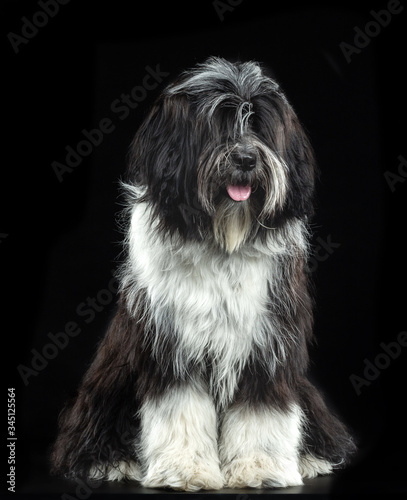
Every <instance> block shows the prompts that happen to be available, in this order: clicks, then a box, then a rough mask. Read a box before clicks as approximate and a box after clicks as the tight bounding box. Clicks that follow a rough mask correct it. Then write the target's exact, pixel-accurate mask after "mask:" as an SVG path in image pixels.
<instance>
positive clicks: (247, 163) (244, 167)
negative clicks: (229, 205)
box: [226, 148, 257, 201]
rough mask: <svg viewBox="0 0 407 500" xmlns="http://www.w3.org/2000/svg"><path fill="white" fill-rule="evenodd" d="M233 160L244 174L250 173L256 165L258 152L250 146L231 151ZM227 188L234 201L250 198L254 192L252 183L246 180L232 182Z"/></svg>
mask: <svg viewBox="0 0 407 500" xmlns="http://www.w3.org/2000/svg"><path fill="white" fill-rule="evenodd" d="M231 160H232V164H233V165H234V167H235V168H236V169H237V170H239V172H240V174H242V173H249V172H251V171H252V170H253V169H254V168H255V167H256V160H257V157H256V153H254V152H252V151H250V150H249V149H248V148H241V149H238V150H236V151H233V153H231ZM242 177H245V175H242ZM226 190H227V192H228V195H229V196H230V198H232V200H233V201H245V200H247V199H249V198H250V195H251V193H252V188H251V185H250V184H248V183H245V182H244V181H242V182H239V183H236V184H235V183H233V182H232V183H230V184H228V185H227V186H226Z"/></svg>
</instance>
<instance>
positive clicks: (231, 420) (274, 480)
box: [219, 404, 302, 488]
mask: <svg viewBox="0 0 407 500" xmlns="http://www.w3.org/2000/svg"><path fill="white" fill-rule="evenodd" d="M301 427H302V412H301V410H300V408H299V407H298V406H297V405H295V404H293V405H292V406H291V408H289V409H288V410H286V411H282V410H279V409H276V408H270V407H269V406H267V405H257V406H255V407H251V406H245V405H241V404H235V405H233V406H232V407H231V408H229V409H228V410H227V411H226V413H225V416H224V419H223V422H222V426H221V436H220V447H219V450H220V458H221V461H222V470H223V473H224V476H225V481H226V485H227V486H228V487H229V488H245V487H247V486H249V487H252V488H264V487H285V486H295V485H300V484H302V479H301V475H300V472H299V465H298V462H299V447H300V443H301Z"/></svg>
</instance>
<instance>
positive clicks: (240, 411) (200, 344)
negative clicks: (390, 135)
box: [52, 58, 355, 490]
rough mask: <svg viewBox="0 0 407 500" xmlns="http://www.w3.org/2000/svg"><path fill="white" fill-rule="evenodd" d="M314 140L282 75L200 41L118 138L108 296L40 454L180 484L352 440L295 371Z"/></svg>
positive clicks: (233, 477)
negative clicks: (117, 230) (120, 227)
mask: <svg viewBox="0 0 407 500" xmlns="http://www.w3.org/2000/svg"><path fill="white" fill-rule="evenodd" d="M314 171H315V166H314V157H313V152H312V148H311V146H310V144H309V141H308V139H307V136H306V134H305V133H304V130H303V129H302V127H301V125H300V123H299V120H298V118H297V116H296V115H295V113H294V111H293V108H292V107H291V106H290V104H289V103H288V101H287V99H286V97H285V96H284V94H283V92H282V91H281V89H280V87H279V86H278V84H277V83H276V82H275V81H274V80H273V79H271V78H270V77H268V76H267V75H266V74H265V72H264V71H263V70H262V68H261V66H260V65H259V64H257V63H254V62H245V63H230V62H228V61H226V60H224V59H220V58H210V59H208V60H207V61H206V62H205V63H203V64H200V65H198V66H197V67H196V68H194V69H193V70H191V71H188V72H185V73H183V74H182V75H181V76H180V77H179V78H178V79H177V80H176V81H175V82H173V83H172V84H171V85H169V86H168V87H167V88H166V89H165V90H164V91H163V93H162V95H161V96H160V97H159V98H158V100H157V101H156V103H155V104H154V106H153V108H152V110H151V112H150V114H149V115H148V116H147V118H146V120H145V121H144V123H143V124H142V125H141V127H140V129H139V131H138V132H137V134H136V137H135V139H134V143H133V145H132V154H131V161H130V165H129V170H128V175H127V180H126V183H125V185H124V187H125V190H126V193H127V215H128V217H127V226H126V240H125V242H126V260H125V262H124V264H123V265H122V267H121V269H120V273H119V274H120V275H119V279H120V299H119V304H118V310H117V313H116V315H115V317H114V319H113V321H112V323H111V325H110V328H109V330H108V332H107V335H106V336H105V338H104V339H103V341H102V342H101V344H100V346H99V348H98V351H97V354H96V357H95V359H94V361H93V363H92V365H91V367H90V368H89V370H88V372H87V373H86V375H85V377H84V379H83V381H82V384H81V386H80V389H79V392H78V396H77V398H76V399H75V400H74V401H72V402H71V403H70V404H69V405H68V406H67V408H66V409H65V410H64V412H63V413H62V415H61V418H60V434H59V437H58V439H57V441H56V444H55V447H54V451H53V456H52V460H53V471H54V472H56V473H65V474H67V475H70V476H85V477H90V478H95V479H100V478H103V479H107V480H121V479H129V480H137V481H140V482H141V483H142V485H144V486H146V487H170V488H174V489H182V490H197V489H201V488H204V489H219V488H222V487H228V488H242V487H247V486H250V487H259V488H260V487H261V488H264V487H284V486H291V485H299V484H302V478H304V477H314V476H316V475H317V474H328V473H330V472H331V471H332V469H333V468H335V467H339V466H343V465H344V464H345V463H346V462H347V461H348V459H349V456H350V455H351V454H352V452H353V451H354V448H355V445H354V443H353V440H352V438H351V437H350V436H349V434H348V432H347V431H346V429H345V427H344V425H343V424H342V423H341V422H340V421H339V420H338V419H337V418H336V417H334V416H333V415H332V414H331V412H330V411H329V410H328V409H327V407H326V405H325V403H324V402H323V399H322V398H321V396H320V394H319V392H318V391H317V389H316V388H315V387H314V386H313V385H312V384H311V383H310V382H309V380H308V379H307V365H308V354H307V343H308V342H309V341H310V340H311V338H312V323H313V314H312V301H311V299H310V295H309V290H308V283H307V282H308V276H307V258H308V255H309V243H308V240H309V230H308V223H309V220H310V217H311V216H312V213H313V191H314Z"/></svg>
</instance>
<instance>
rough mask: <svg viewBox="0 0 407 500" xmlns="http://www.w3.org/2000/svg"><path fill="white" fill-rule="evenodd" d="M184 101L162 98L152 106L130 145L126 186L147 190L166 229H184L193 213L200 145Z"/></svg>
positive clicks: (193, 116) (174, 96)
mask: <svg viewBox="0 0 407 500" xmlns="http://www.w3.org/2000/svg"><path fill="white" fill-rule="evenodd" d="M198 128H199V125H198V121H197V118H196V113H195V112H194V110H193V108H192V104H191V102H190V101H189V99H188V97H187V96H185V95H181V94H171V93H164V94H163V95H161V96H160V97H159V98H158V100H157V101H156V102H155V104H154V106H153V107H152V109H151V111H150V113H149V114H148V116H147V117H146V119H145V120H144V122H143V123H142V125H141V126H140V128H139V130H138V131H137V133H136V136H135V138H134V141H133V143H132V145H131V153H130V161H129V167H128V171H127V181H128V182H129V183H130V184H137V185H139V186H141V187H144V188H146V189H147V190H146V194H145V199H147V200H149V201H152V202H153V205H154V209H155V211H156V214H157V215H158V217H159V219H160V220H161V221H162V222H163V223H164V221H165V224H166V227H169V226H174V227H175V226H177V227H178V228H179V229H182V227H180V226H182V225H184V224H187V225H188V220H187V219H188V218H187V217H186V215H188V214H189V212H191V211H189V210H186V208H187V209H188V207H193V209H192V212H191V213H195V212H196V208H197V207H196V205H197V180H196V177H197V176H196V167H197V163H198V158H199V154H200V148H201V144H200V141H201V140H203V137H202V135H203V134H202V131H201V130H197V129H198Z"/></svg>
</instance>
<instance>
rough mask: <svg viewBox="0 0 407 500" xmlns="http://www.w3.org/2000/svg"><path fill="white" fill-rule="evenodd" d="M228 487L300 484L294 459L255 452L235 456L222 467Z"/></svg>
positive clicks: (278, 486) (268, 486)
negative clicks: (238, 456) (276, 457)
mask: <svg viewBox="0 0 407 500" xmlns="http://www.w3.org/2000/svg"><path fill="white" fill-rule="evenodd" d="M223 474H224V476H225V481H226V486H227V487H228V488H245V487H249V488H282V487H286V486H297V485H301V484H303V483H302V479H301V475H300V473H299V471H298V465H297V463H296V462H295V461H290V460H277V459H274V458H272V457H270V456H269V455H267V454H266V453H262V452H257V453H253V454H251V455H248V456H246V457H241V458H236V459H234V460H232V462H230V464H228V465H226V466H225V467H224V468H223Z"/></svg>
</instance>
